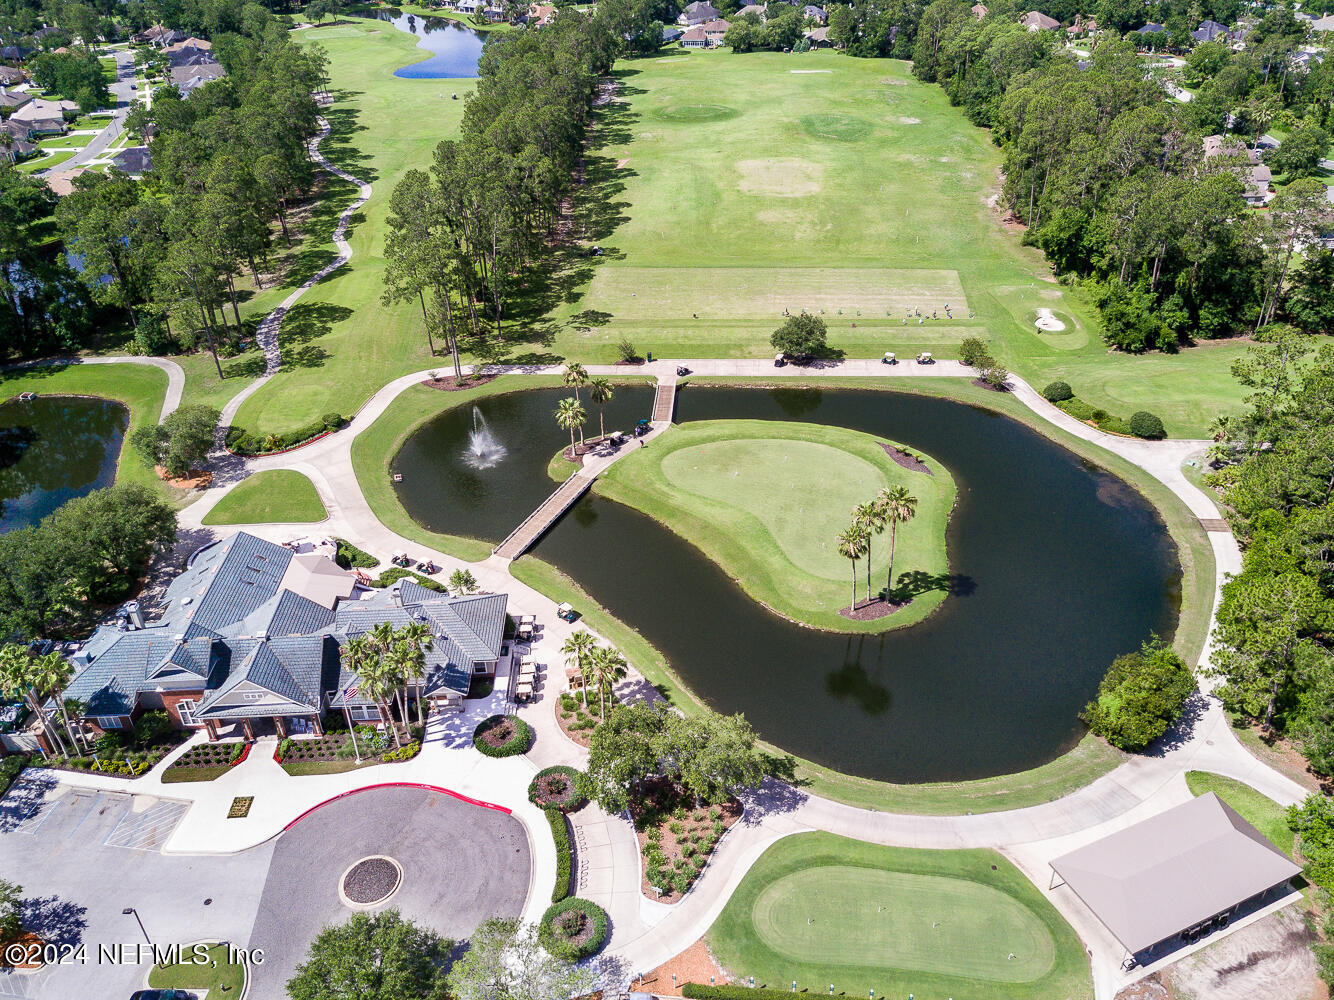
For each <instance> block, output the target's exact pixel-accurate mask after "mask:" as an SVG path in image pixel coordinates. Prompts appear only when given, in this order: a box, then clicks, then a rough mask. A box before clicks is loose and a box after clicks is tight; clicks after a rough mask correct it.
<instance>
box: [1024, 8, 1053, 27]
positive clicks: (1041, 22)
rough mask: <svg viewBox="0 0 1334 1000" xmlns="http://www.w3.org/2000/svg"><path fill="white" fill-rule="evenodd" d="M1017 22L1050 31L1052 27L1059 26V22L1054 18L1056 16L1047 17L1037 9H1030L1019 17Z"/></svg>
mask: <svg viewBox="0 0 1334 1000" xmlns="http://www.w3.org/2000/svg"><path fill="white" fill-rule="evenodd" d="M1019 23H1020V24H1022V25H1023V26H1024V27H1026V28H1033V29H1034V30H1044V31H1050V30H1052V29H1053V28H1059V27H1060V26H1061V22H1060V21H1058V20H1056V18H1054V17H1048V16H1047V15H1046V14H1044V13H1042V12H1041V11H1038V10H1030V11H1029V12H1028V13H1027V14H1025V15H1024V16H1023V17H1021V18H1020V19H1019Z"/></svg>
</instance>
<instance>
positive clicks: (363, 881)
mask: <svg viewBox="0 0 1334 1000" xmlns="http://www.w3.org/2000/svg"><path fill="white" fill-rule="evenodd" d="M401 878H402V874H401V873H400V872H399V869H398V865H396V864H394V863H393V862H392V861H390V860H389V859H388V858H381V857H375V858H367V859H366V860H364V861H358V862H357V863H356V864H355V865H353V866H352V868H351V869H350V870H349V871H348V873H347V874H346V875H344V876H343V895H344V896H346V897H347V898H348V899H350V900H352V902H354V903H360V904H361V905H363V906H370V905H373V904H375V903H378V902H380V901H381V900H382V899H388V898H389V897H390V896H392V895H393V894H394V890H395V889H397V888H398V883H399V880H400V879H401Z"/></svg>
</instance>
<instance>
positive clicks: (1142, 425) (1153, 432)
mask: <svg viewBox="0 0 1334 1000" xmlns="http://www.w3.org/2000/svg"><path fill="white" fill-rule="evenodd" d="M1130 433H1131V434H1133V435H1135V437H1137V438H1147V439H1148V440H1150V441H1161V440H1162V439H1163V438H1165V437H1167V429H1166V428H1165V427H1164V426H1163V422H1162V420H1161V419H1159V418H1158V416H1157V414H1153V413H1150V412H1149V411H1147V410H1137V411H1136V412H1135V413H1133V414H1131V416H1130Z"/></svg>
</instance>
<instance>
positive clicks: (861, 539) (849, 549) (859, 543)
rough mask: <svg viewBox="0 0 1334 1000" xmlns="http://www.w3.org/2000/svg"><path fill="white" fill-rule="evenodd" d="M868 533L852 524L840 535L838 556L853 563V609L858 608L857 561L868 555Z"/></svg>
mask: <svg viewBox="0 0 1334 1000" xmlns="http://www.w3.org/2000/svg"><path fill="white" fill-rule="evenodd" d="M866 549H867V542H866V532H865V530H863V529H862V528H860V527H858V526H857V525H855V524H850V525H848V526H847V527H846V528H844V529H843V530H842V531H840V532H839V533H838V554H839V555H841V556H842V557H843V558H844V559H848V560H850V561H851V562H852V607H854V608H855V607H856V606H857V560H858V559H860V558H861V557H862V556H864V555H866Z"/></svg>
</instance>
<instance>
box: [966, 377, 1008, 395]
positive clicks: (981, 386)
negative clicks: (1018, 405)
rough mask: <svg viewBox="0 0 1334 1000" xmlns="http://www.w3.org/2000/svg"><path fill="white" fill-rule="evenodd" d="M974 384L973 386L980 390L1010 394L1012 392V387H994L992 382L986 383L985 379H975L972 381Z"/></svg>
mask: <svg viewBox="0 0 1334 1000" xmlns="http://www.w3.org/2000/svg"><path fill="white" fill-rule="evenodd" d="M972 382H973V385H975V386H977V387H978V388H979V389H990V390H991V391H992V392H1009V391H1010V387H1009V386H1008V385H992V384H991V383H990V382H988V381H986V380H985V379H980V378H975V379H973V380H972Z"/></svg>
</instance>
